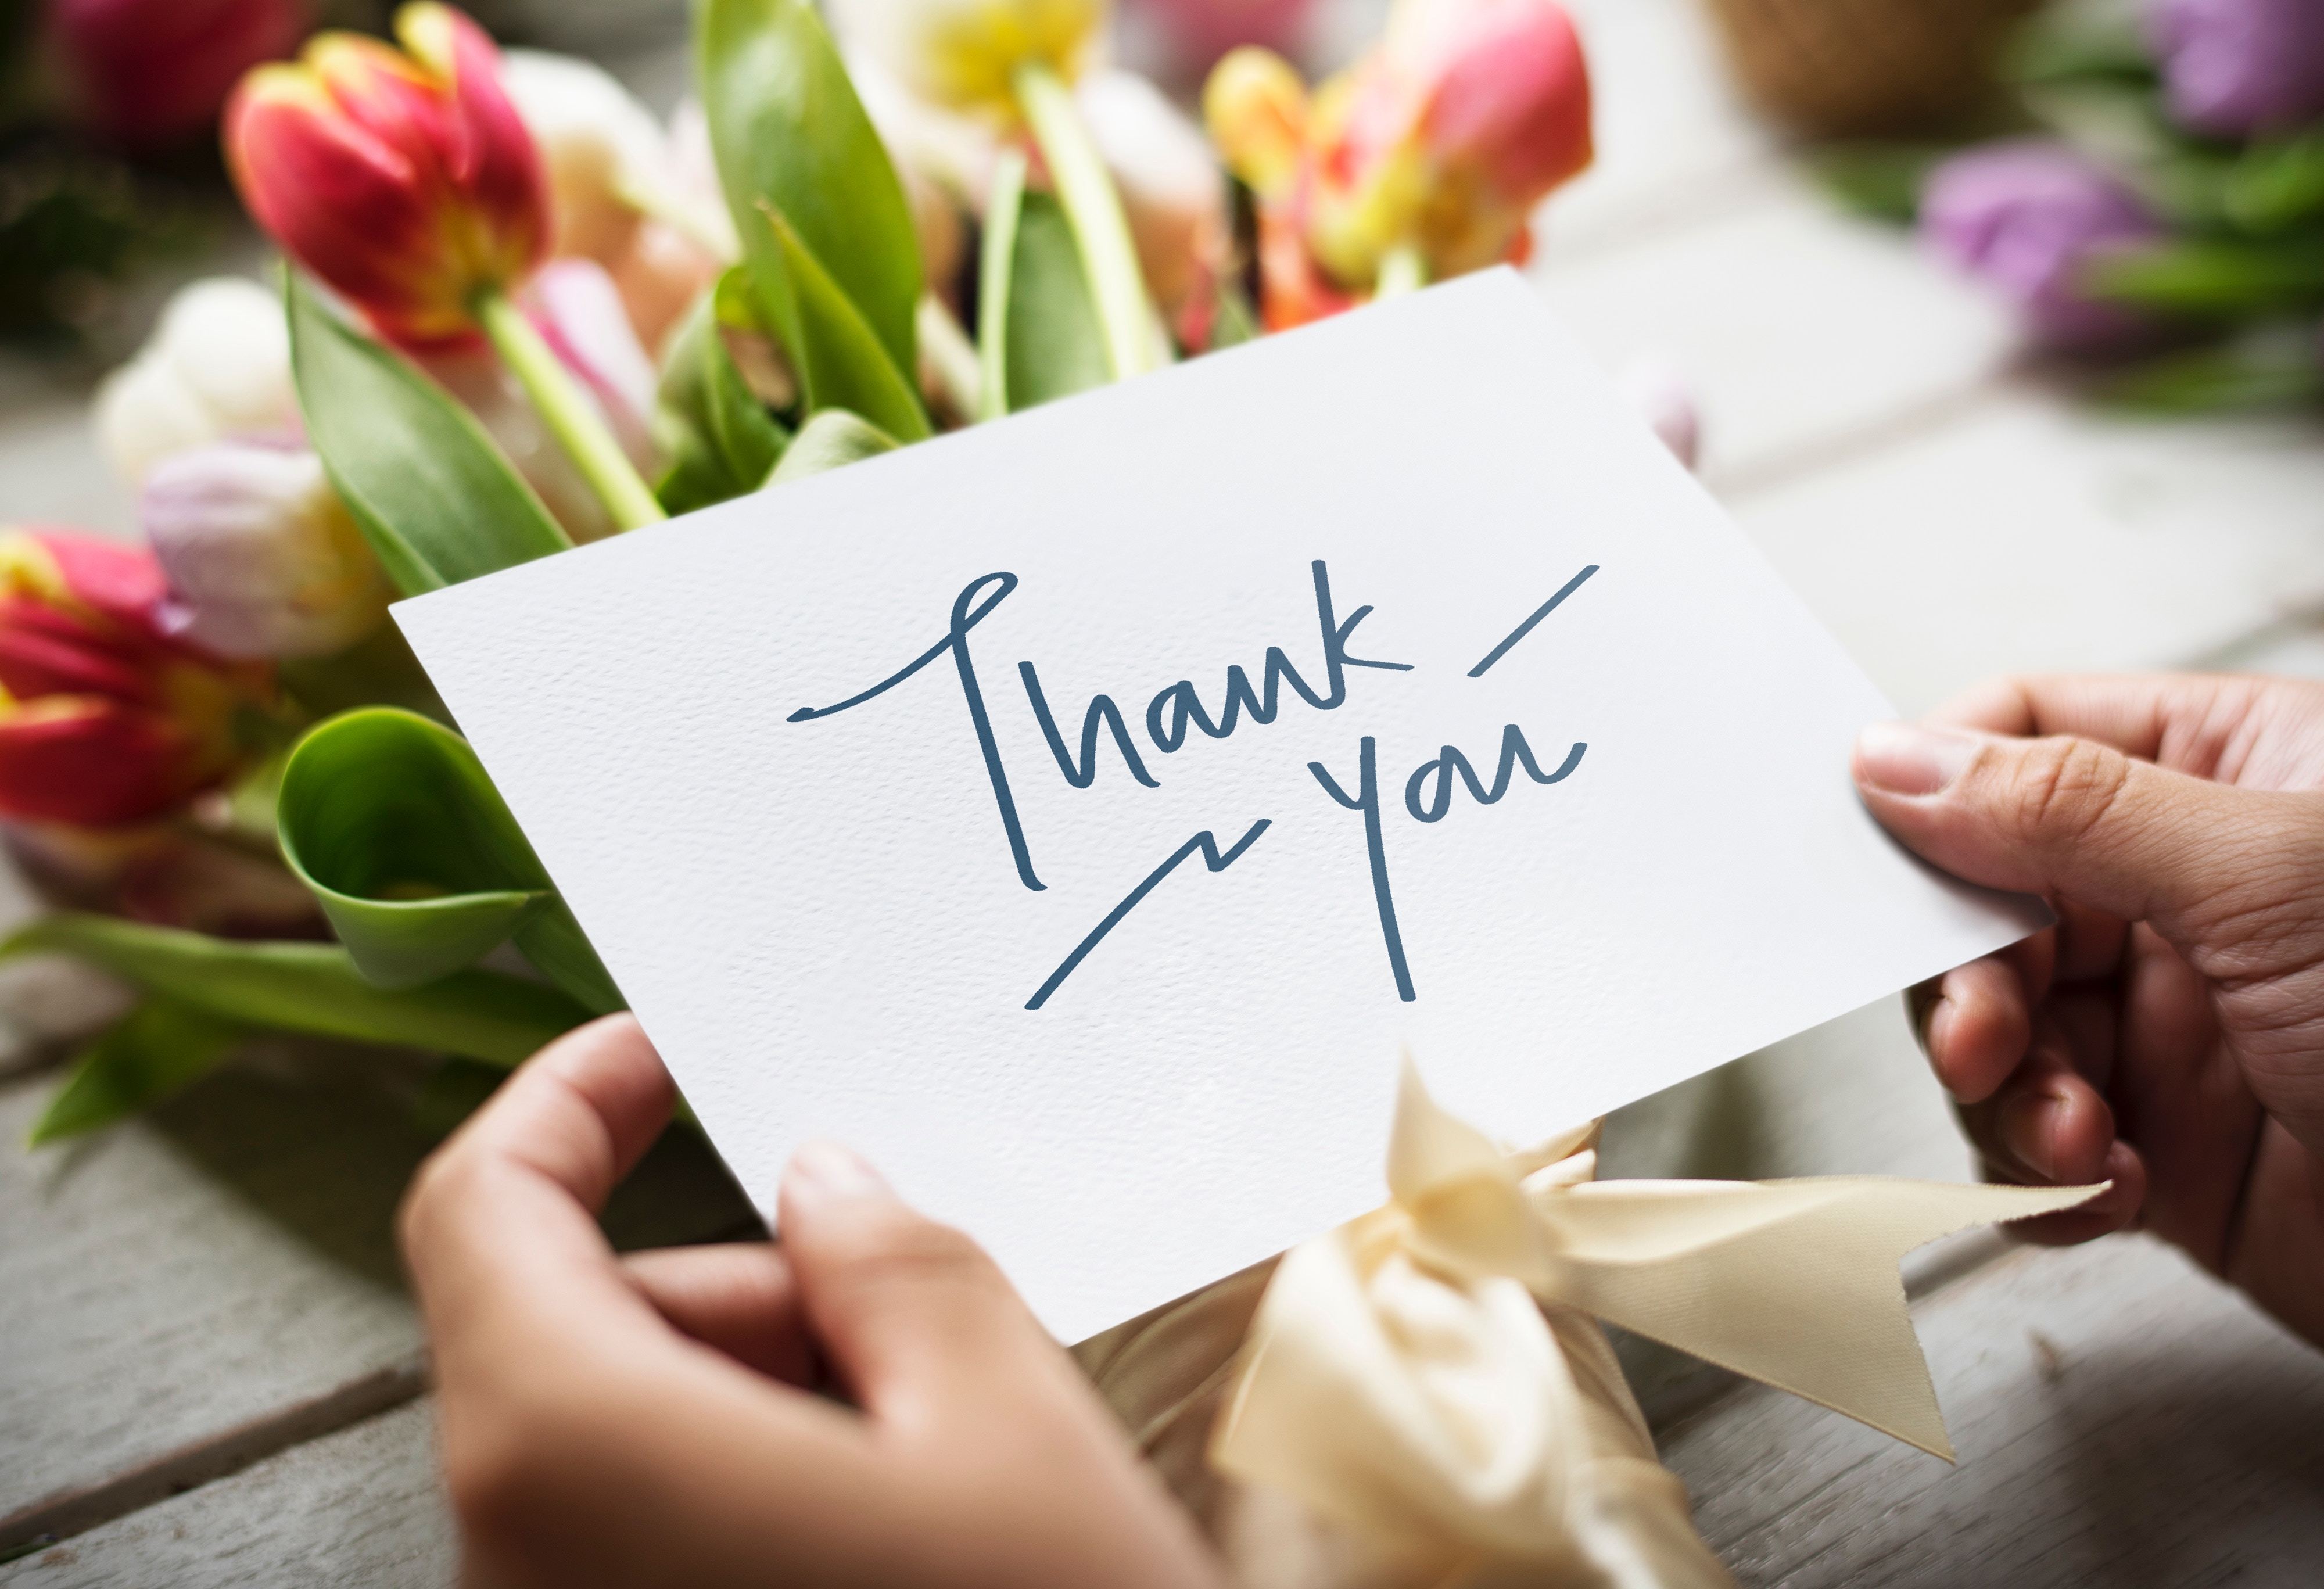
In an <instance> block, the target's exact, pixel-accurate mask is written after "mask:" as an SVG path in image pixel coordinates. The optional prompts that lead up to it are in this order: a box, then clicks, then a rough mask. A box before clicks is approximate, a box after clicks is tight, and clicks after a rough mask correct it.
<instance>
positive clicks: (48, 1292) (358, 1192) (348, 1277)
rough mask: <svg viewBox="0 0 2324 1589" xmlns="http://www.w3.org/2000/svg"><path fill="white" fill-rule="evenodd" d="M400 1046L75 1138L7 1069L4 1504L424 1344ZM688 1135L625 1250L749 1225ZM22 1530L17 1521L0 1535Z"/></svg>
mask: <svg viewBox="0 0 2324 1589" xmlns="http://www.w3.org/2000/svg"><path fill="white" fill-rule="evenodd" d="M392 1063H393V1061H392V1058H390V1057H384V1056H382V1055H379V1054H377V1053H375V1052H372V1051H366V1050H362V1049H352V1048H349V1049H324V1048H320V1047H315V1048H298V1049H291V1048H289V1047H288V1046H286V1047H285V1049H284V1050H283V1051H282V1052H281V1054H280V1055H279V1056H278V1063H277V1064H276V1065H275V1066H274V1067H272V1068H271V1069H262V1068H256V1067H251V1066H243V1067H235V1068H234V1069H231V1070H228V1071H226V1072H222V1073H220V1074H219V1075H217V1076H214V1077H213V1078H211V1079H210V1080H209V1081H208V1082H205V1083H204V1084H203V1085H202V1086H198V1087H197V1088H196V1089H194V1090H193V1091H192V1092H190V1093H189V1094H187V1095H185V1096H183V1097H182V1098H180V1099H178V1100H176V1101H175V1102H173V1103H171V1104H168V1105H166V1106H164V1107H163V1108H162V1109H161V1110H159V1111H157V1112H155V1113H153V1114H152V1115H151V1116H149V1117H148V1118H147V1119H144V1120H142V1121H138V1122H132V1123H129V1124H125V1125H123V1126H121V1127H118V1128H116V1129H115V1130H113V1131H111V1132H106V1133H104V1134H102V1135H99V1136H97V1137H95V1138H93V1139H90V1140H88V1141H86V1142H84V1143H81V1144H78V1145H72V1146H67V1147H64V1148H60V1149H47V1150H41V1151H39V1152H37V1153H27V1152H26V1151H25V1150H23V1147H22V1146H21V1143H22V1141H23V1134H24V1132H25V1129H26V1128H27V1126H28V1125H29V1124H30V1122H32V1119H33V1118H35V1116H36V1115H37V1113H38V1110H39V1107H40V1105H41V1103H42V1099H43V1098H44V1096H45V1095H46V1093H47V1091H48V1088H49V1087H50V1086H51V1085H52V1083H51V1078H50V1077H48V1076H25V1077H20V1078H18V1079H16V1080H14V1081H13V1082H9V1083H5V1084H0V1229H5V1230H6V1231H7V1232H8V1239H7V1241H6V1243H5V1244H4V1245H0V1341H5V1342H6V1343H7V1347H6V1350H5V1352H0V1516H7V1515H9V1514H12V1513H17V1512H20V1511H23V1510H25V1509H28V1508H31V1507H33V1506H34V1505H35V1504H36V1503H40V1502H43V1501H50V1500H51V1499H52V1498H54V1497H57V1496H59V1495H61V1494H67V1493H69V1492H74V1491H77V1490H79V1489H82V1488H85V1487H87V1486H90V1485H94V1484H97V1483H102V1482H103V1481H105V1480H106V1479H108V1478H110V1477H112V1476H113V1475H115V1474H119V1473H121V1472H122V1471H123V1470H125V1469H130V1468H134V1467H139V1466H142V1465H143V1464H149V1463H152V1462H153V1461H155V1460H157V1459H159V1458H161V1457H162V1456H164V1455H167V1454H171V1453H176V1452H179V1451H180V1450H182V1449H183V1448H185V1447H188V1446H198V1445H199V1444H200V1443H201V1442H202V1441H203V1440H205V1439H206V1438H208V1437H213V1436H217V1435H218V1434H220V1433H221V1432H223V1431H227V1430H231V1429H234V1428H235V1427H238V1426H242V1425H244V1424H247V1423H249V1422H251V1421H253V1420H254V1419H260V1418H267V1417H269V1416H271V1415H273V1414H275V1413H277V1412H278V1411H279V1410H280V1409H283V1408H285V1407H288V1406H291V1405H292V1404H295V1403H300V1402H304V1401H308V1400H312V1399H315V1398H318V1397H323V1396H326V1395H327V1394H329V1393H330V1392H332V1391H334V1390H337V1389H338V1388H340V1387H342V1386H344V1385H346V1384H347V1383H348V1382H350V1381H358V1380H361V1379H364V1377H365V1376H368V1375H371V1374H374V1373H376V1372H380V1371H382V1370H383V1369H387V1368H390V1367H392V1366H394V1365H397V1364H400V1363H404V1362H406V1361H408V1360H409V1359H410V1357H411V1355H412V1354H413V1353H417V1352H418V1351H419V1350H420V1329H419V1324H418V1321H417V1318H416V1317H415V1316H414V1314H413V1312H412V1309H411V1306H410V1301H409V1300H408V1298H406V1296H405V1294H404V1291H403V1289H402V1284H401V1271H400V1269H399V1266H398V1263H397V1260H396V1257H395V1253H394V1250H393V1244H392V1231H391V1222H392V1215H393V1212H394V1208H395V1204H396V1201H397V1199H398V1198H399V1197H400V1196H401V1192H402V1188H403V1186H404V1183H405V1181H406V1180H407V1179H408V1178H410V1171H411V1169H412V1168H413V1166H414V1165H416V1164H417V1163H418V1161H419V1159H420V1157H421V1156H422V1155H423V1154H424V1153H425V1152H426V1151H427V1150H428V1148H429V1146H430V1139H429V1137H428V1136H427V1135H426V1134H425V1133H423V1132H421V1131H420V1129H419V1128H418V1126H416V1125H415V1124H414V1123H412V1122H411V1120H410V1116H409V1113H408V1111H407V1107H406V1105H405V1104H404V1103H403V1102H402V1101H401V1099H400V1098H399V1097H398V1096H396V1095H394V1094H393V1093H392V1092H391V1091H390V1090H388V1089H387V1088H386V1087H384V1086H383V1085H381V1077H382V1076H383V1074H384V1073H385V1072H386V1070H387V1067H390V1066H392ZM751 1217H752V1216H751V1215H750V1214H749V1211H748V1208H747V1206H746V1205H744V1204H743V1203H742V1199H741V1196H740V1194H739V1193H737V1192H735V1191H734V1190H733V1186H732V1183H731V1182H729V1181H728V1180H726V1178H724V1172H723V1171H722V1170H721V1169H719V1168H718V1167H717V1165H716V1163H715V1159H713V1158H712V1157H711V1155H710V1153H709V1152H708V1150H707V1149H706V1148H705V1147H704V1146H703V1144H702V1143H701V1141H700V1139H698V1138H696V1137H694V1136H692V1135H690V1134H687V1133H679V1132H673V1133H671V1135H670V1136H669V1137H668V1138H666V1139H665V1140H664V1141H663V1142H662V1144H661V1145H660V1146H659V1148H657V1150H655V1152H654V1153H653V1154H652V1155H651V1156H650V1158H649V1159H648V1160H647V1161H646V1164H645V1165H644V1166H643V1167H642V1168H641V1171H640V1173H639V1174H638V1175H637V1176H635V1177H633V1178H632V1182H631V1183H630V1184H629V1185H628V1186H625V1187H623V1188H622V1192H621V1193H620V1194H618V1195H617V1197H616V1200H615V1202H614V1204H613V1207H612V1209H611V1210H609V1213H608V1216H607V1224H608V1226H609V1228H610V1229H612V1230H613V1233H614V1234H615V1239H616V1240H617V1241H618V1242H619V1243H622V1245H625V1246H638V1245H651V1244H658V1243H667V1242H671V1241H680V1240H689V1239H696V1240H698V1239H701V1238H704V1237H707V1236H712V1235H716V1234H722V1233H732V1232H734V1231H737V1230H738V1229H739V1228H740V1227H741V1226H742V1225H743V1224H746V1223H747V1222H748V1221H749V1220H750V1219H751ZM5 1543H6V1541H5V1540H0V1545H5Z"/></svg>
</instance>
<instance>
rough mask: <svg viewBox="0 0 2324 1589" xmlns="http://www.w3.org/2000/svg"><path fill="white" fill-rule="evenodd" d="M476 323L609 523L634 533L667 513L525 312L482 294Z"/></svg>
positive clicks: (503, 298) (500, 295)
mask: <svg viewBox="0 0 2324 1589" xmlns="http://www.w3.org/2000/svg"><path fill="white" fill-rule="evenodd" d="M475 315H476V323H477V324H478V325H479V326H482V327H483V328H484V336H485V337H487V338H489V339H490V340H491V342H492V345H493V348H494V349H495V350H497V351H498V352H499V354H500V356H501V361H502V362H503V364H505V365H508V367H509V369H510V371H511V372H512V374H515V376H516V378H517V382H518V383H519V384H520V385H521V386H522V387H523V388H524V393H525V395H526V396H527V397H530V399H532V406H533V407H534V408H535V409H537V410H538V411H539V413H540V418H541V420H542V422H543V423H545V424H546V425H548V427H549V434H550V435H552V436H554V437H556V438H557V444H558V446H559V447H561V448H564V449H565V455H566V457H569V458H571V459H572V460H573V463H574V467H576V468H578V469H579V470H580V471H581V477H582V478H583V479H585V480H586V481H587V482H588V483H589V488H590V489H591V490H592V491H595V493H596V494H597V495H598V497H599V499H600V500H601V501H603V502H604V504H605V511H606V512H607V513H611V514H612V515H613V522H614V524H615V525H616V526H618V527H619V528H621V529H623V530H634V529H636V528H637V527H638V526H639V525H641V524H651V523H655V522H658V521H659V520H662V519H667V518H668V517H669V514H668V513H664V512H662V508H661V503H659V502H657V501H655V500H654V494H653V492H652V490H651V488H650V487H649V486H648V485H646V483H645V481H644V480H643V479H642V478H641V476H639V474H638V472H637V470H636V469H635V468H634V467H632V465H631V463H630V459H629V455H628V454H627V453H625V452H623V451H622V444H621V443H620V442H618V441H616V440H614V439H613V432H612V431H611V430H607V429H606V428H605V421H604V417H603V416H602V415H600V414H599V413H598V412H597V411H596V409H595V408H594V407H592V406H591V405H590V402H589V400H588V399H587V398H586V397H585V396H584V395H583V394H582V393H581V390H580V388H578V387H577V386H576V385H574V383H573V377H572V376H571V375H570V374H567V371H566V368H565V366H564V365H562V364H559V363H558V358H557V355H556V354H555V353H554V352H552V351H550V349H549V344H548V343H547V342H546V341H544V340H543V339H542V337H541V335H540V333H539V331H536V330H534V329H533V328H532V322H531V321H530V320H528V319H525V318H524V311H523V310H522V309H519V308H517V306H516V305H515V303H514V302H512V300H510V298H509V296H508V294H506V293H505V292H484V293H481V294H479V295H478V296H477V299H476V301H475Z"/></svg>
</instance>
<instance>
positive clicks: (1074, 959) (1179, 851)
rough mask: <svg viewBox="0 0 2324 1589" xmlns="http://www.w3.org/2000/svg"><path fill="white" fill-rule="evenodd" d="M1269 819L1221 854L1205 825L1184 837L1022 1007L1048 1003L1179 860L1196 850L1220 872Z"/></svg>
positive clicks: (1204, 860)
mask: <svg viewBox="0 0 2324 1589" xmlns="http://www.w3.org/2000/svg"><path fill="white" fill-rule="evenodd" d="M1270 820H1271V819H1270V818H1265V817H1262V818H1259V820H1258V821H1256V822H1254V823H1252V824H1251V825H1250V828H1249V829H1248V830H1247V831H1246V832H1245V833H1244V834H1243V836H1241V837H1240V838H1239V839H1237V840H1235V842H1234V844H1233V845H1232V846H1231V848H1229V849H1228V850H1227V851H1226V852H1225V853H1224V854H1222V853H1221V852H1220V850H1219V841H1218V839H1217V837H1216V836H1214V835H1213V834H1212V832H1211V830H1210V829H1209V828H1207V827H1206V828H1204V829H1203V831H1202V832H1200V833H1198V834H1196V835H1195V836H1194V837H1192V838H1190V839H1188V840H1187V841H1186V842H1185V844H1182V845H1179V846H1178V847H1177V848H1176V849H1175V850H1173V851H1172V852H1171V853H1170V858H1169V859H1168V860H1167V861H1165V862H1163V863H1162V864H1160V865H1159V866H1157V867H1156V868H1154V870H1153V871H1151V872H1149V873H1147V874H1146V881H1145V882H1141V883H1139V885H1138V886H1137V887H1136V888H1134V889H1131V890H1130V892H1129V894H1128V895H1127V896H1125V897H1124V898H1123V900H1122V901H1121V903H1120V904H1119V905H1116V906H1115V907H1114V908H1113V909H1112V910H1110V911H1108V912H1107V913H1106V918H1105V919H1104V920H1102V921H1101V922H1099V923H1098V924H1097V925H1096V926H1095V927H1094V928H1091V929H1090V933H1089V936H1088V937H1087V938H1084V939H1082V941H1081V942H1080V943H1078V944H1076V945H1074V952H1073V953H1072V954H1070V955H1068V956H1065V960H1064V962H1063V963H1062V964H1061V965H1058V967H1057V968H1056V970H1055V971H1052V972H1051V973H1049V980H1048V981H1047V982H1045V983H1043V984H1041V986H1040V988H1039V990H1038V991H1037V992H1036V993H1034V995H1033V996H1032V997H1031V998H1029V999H1028V1000H1026V1001H1025V1008H1027V1009H1028V1010H1038V1009H1039V1008H1040V1007H1041V1006H1042V1005H1044V1004H1046V1003H1047V1002H1049V995H1050V994H1051V993H1056V991H1057V989H1058V987H1059V986H1060V985H1061V984H1063V983H1064V982H1065V978H1067V977H1069V976H1071V975H1073V974H1074V968H1075V967H1076V966H1078V965H1080V964H1081V963H1082V962H1083V961H1084V960H1086V959H1088V958H1089V952H1090V951H1091V950H1092V949H1094V948H1096V947H1097V946H1098V944H1099V942H1100V941H1101V940H1102V939H1103V938H1104V937H1105V935H1106V934H1107V933H1109V932H1111V931H1112V930H1113V929H1114V928H1117V927H1119V926H1120V925H1121V919H1122V918H1123V917H1125V916H1127V915H1129V914H1130V911H1132V910H1136V909H1137V908H1138V902H1139V901H1140V900H1143V899H1144V898H1145V897H1146V896H1147V895H1148V894H1150V893H1152V892H1154V889H1155V886H1156V885H1157V883H1159V882H1161V881H1162V880H1163V879H1164V878H1166V877H1167V876H1169V875H1170V873H1173V872H1175V871H1176V870H1177V868H1178V864H1179V863H1180V862H1182V861H1184V860H1185V858H1186V857H1187V856H1189V855H1194V854H1195V853H1196V852H1198V851H1199V852H1200V853H1201V855H1202V857H1203V865H1205V866H1207V867H1209V868H1210V869H1211V871H1212V872H1213V873H1219V872H1224V871H1225V870H1226V869H1227V868H1228V867H1230V866H1231V865H1233V864H1235V862H1236V861H1237V860H1238V859H1239V858H1240V856H1241V855H1242V853H1243V852H1244V851H1245V850H1247V849H1249V848H1250V846H1251V845H1252V844H1253V842H1255V841H1256V840H1257V839H1258V837H1259V835H1260V834H1262V833H1265V832H1266V831H1267V829H1268V826H1269V823H1270Z"/></svg>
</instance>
